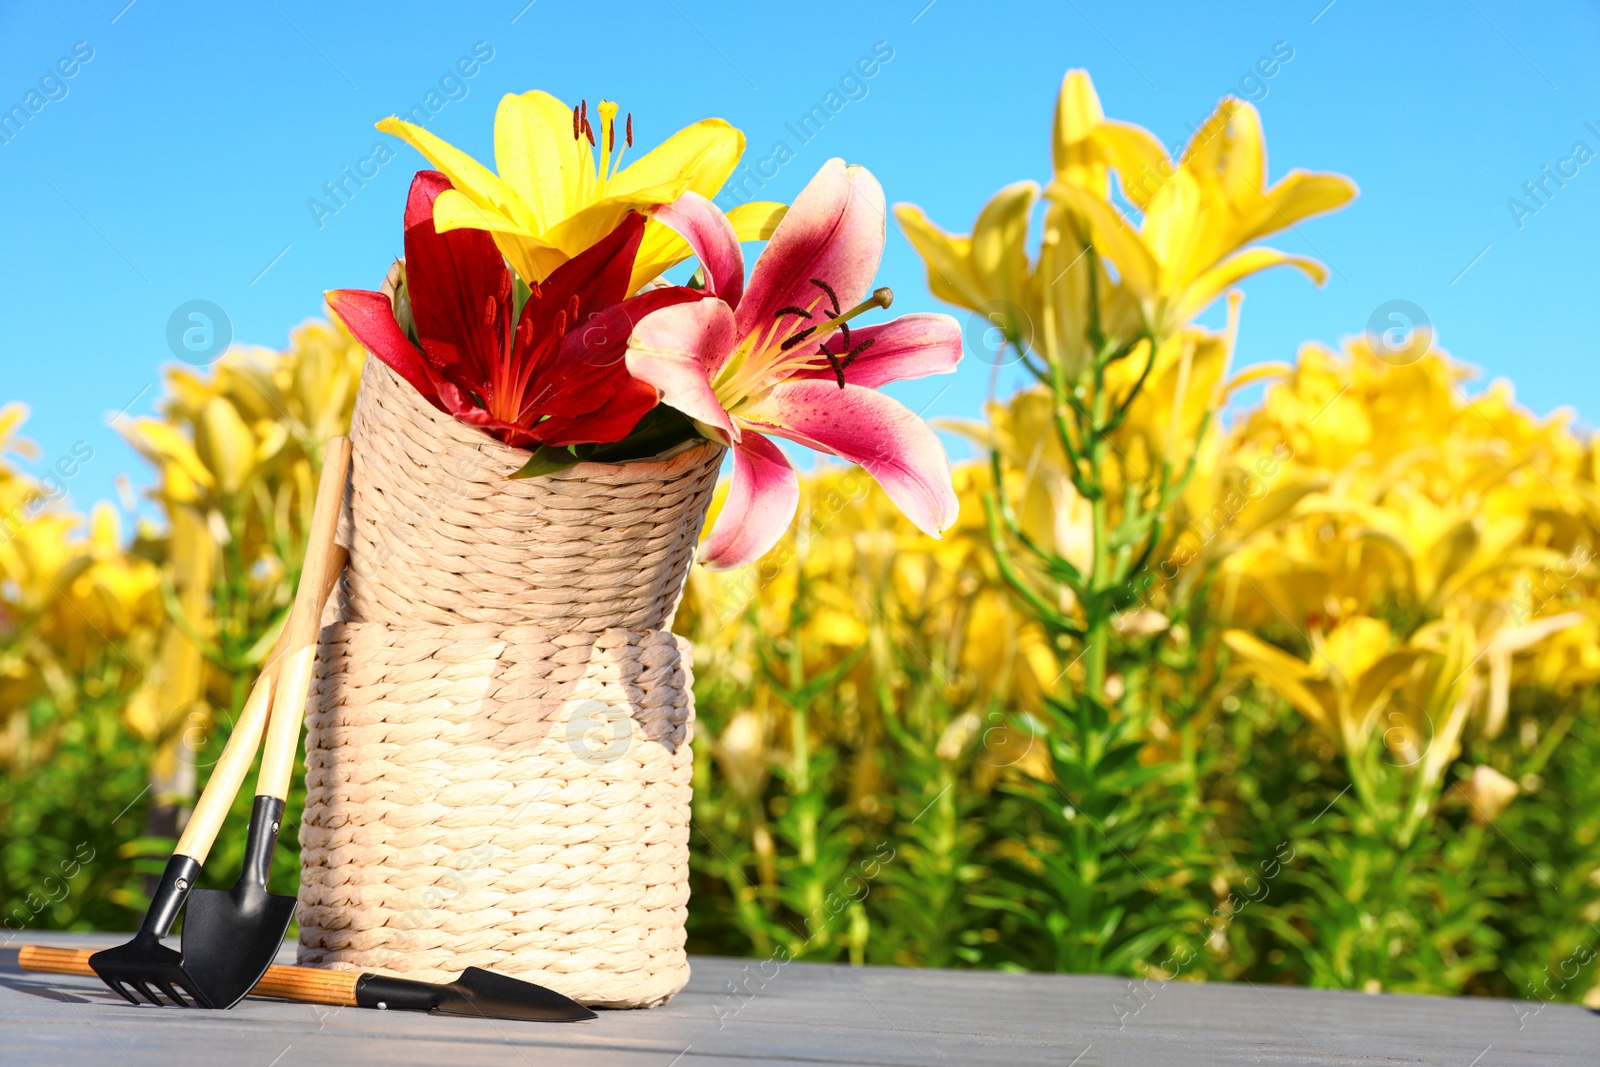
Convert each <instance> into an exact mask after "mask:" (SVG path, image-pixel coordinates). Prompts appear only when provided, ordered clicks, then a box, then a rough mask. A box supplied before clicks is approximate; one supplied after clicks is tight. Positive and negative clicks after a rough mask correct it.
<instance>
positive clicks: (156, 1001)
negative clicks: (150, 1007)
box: [128, 979, 162, 1008]
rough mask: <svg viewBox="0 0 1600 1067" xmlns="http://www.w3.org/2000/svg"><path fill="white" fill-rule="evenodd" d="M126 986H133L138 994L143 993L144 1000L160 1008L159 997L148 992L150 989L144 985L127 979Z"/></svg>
mask: <svg viewBox="0 0 1600 1067" xmlns="http://www.w3.org/2000/svg"><path fill="white" fill-rule="evenodd" d="M128 984H129V985H131V986H133V988H135V989H137V990H138V991H139V992H141V993H143V994H144V999H146V1000H148V1001H149V1002H150V1003H152V1004H154V1005H155V1006H156V1007H158V1008H159V1007H161V1006H162V1005H161V998H160V997H159V996H157V995H156V994H155V993H152V992H151V991H150V987H149V986H147V985H145V984H144V983H143V982H139V981H135V980H133V979H129V980H128Z"/></svg>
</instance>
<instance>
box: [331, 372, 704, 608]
mask: <svg viewBox="0 0 1600 1067" xmlns="http://www.w3.org/2000/svg"><path fill="white" fill-rule="evenodd" d="M351 443H352V446H353V449H354V459H353V461H352V468H351V475H350V501H351V507H350V511H349V514H350V517H351V520H352V522H351V524H350V526H349V527H348V528H347V537H348V540H345V541H344V543H345V544H346V545H348V546H349V548H350V567H349V570H348V571H347V578H346V585H347V588H346V595H347V596H348V602H349V606H350V610H351V612H352V614H351V615H350V616H349V617H351V618H357V619H361V620H362V621H364V622H377V621H380V620H381V621H384V622H393V623H399V624H402V625H411V624H414V623H419V622H430V623H455V622H461V621H463V620H465V621H467V622H498V623H501V624H503V625H507V626H510V625H515V624H518V623H531V624H533V625H535V626H542V627H545V628H546V629H550V630H555V631H558V632H561V633H567V632H573V633H599V632H601V631H602V630H610V629H628V630H661V629H665V628H666V627H668V626H670V625H671V623H672V613H673V612H674V611H675V610H676V609H677V606H678V598H679V596H680V595H681V594H682V592H683V582H684V579H685V578H686V577H687V575H688V573H689V564H690V563H691V562H692V561H693V559H694V551H695V544H696V542H697V541H698V540H699V536H700V525H701V522H702V521H703V519H704V518H705V513H706V508H707V506H708V505H709V504H710V502H711V491H712V489H713V488H714V487H715V486H716V481H717V467H718V466H719V464H720V463H721V460H722V449H721V447H720V446H718V445H715V444H713V443H711V442H709V441H704V442H701V443H700V444H698V445H696V446H695V447H692V448H687V449H684V450H682V451H680V452H678V453H677V454H675V455H669V456H668V457H667V458H665V459H662V460H658V461H650V462H641V463H619V464H601V463H579V464H577V465H575V466H573V467H569V468H567V469H566V470H564V471H558V472H556V473H554V474H548V475H544V476H542V477H539V478H527V479H520V480H509V479H507V478H506V475H507V474H508V473H510V472H511V471H514V470H516V469H517V468H519V467H521V466H522V464H523V463H524V462H526V460H527V458H528V453H527V452H525V451H523V450H521V449H516V448H510V447H507V446H506V445H502V444H500V443H499V442H498V441H495V440H493V439H491V438H489V437H487V436H486V435H484V434H483V433H482V431H480V430H477V429H474V428H473V427H471V426H465V425H463V424H462V423H460V422H457V421H456V420H455V419H454V418H452V417H450V416H449V415H446V414H445V413H444V412H442V411H439V410H438V409H437V408H435V407H433V406H432V405H431V404H429V403H428V402H427V401H425V400H423V399H422V398H421V397H419V396H418V395H417V393H416V390H414V389H412V388H411V386H410V385H408V384H406V382H404V381H402V380H401V379H400V377H399V376H398V375H396V374H395V373H394V372H393V371H391V370H390V369H389V368H388V367H386V366H384V364H383V363H382V362H381V361H379V360H376V359H369V360H367V364H366V368H365V369H364V370H363V371H362V373H361V391H360V393H359V394H358V396H357V399H356V410H355V422H354V426H353V428H352V430H351Z"/></svg>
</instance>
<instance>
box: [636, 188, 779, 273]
mask: <svg viewBox="0 0 1600 1067" xmlns="http://www.w3.org/2000/svg"><path fill="white" fill-rule="evenodd" d="M788 210H789V208H788V206H787V205H784V204H774V203H770V202H767V201H752V202H750V203H748V204H740V205H739V206H738V207H735V208H732V209H731V210H729V211H728V221H729V222H730V223H732V224H733V232H734V234H735V235H736V236H737V237H738V239H739V241H740V242H741V243H742V242H744V241H765V240H767V239H768V238H769V237H771V236H772V232H773V230H775V229H777V226H778V223H780V222H782V221H783V216H784V213H785V212H787V211H788ZM693 254H694V253H693V250H692V249H690V247H689V243H688V242H687V241H685V240H684V239H683V238H682V237H679V236H678V235H677V234H676V233H674V232H673V231H672V230H669V229H667V227H665V226H661V225H656V226H650V227H648V228H646V230H645V231H644V244H642V245H640V246H639V258H638V259H637V260H635V261H634V266H633V291H634V292H637V291H638V290H639V289H640V287H642V286H644V285H646V284H647V283H649V282H651V281H654V280H655V279H656V278H659V277H661V275H663V274H665V273H666V272H667V271H669V270H671V269H672V268H673V267H676V266H677V265H678V264H679V263H682V262H683V261H684V260H686V259H688V258H689V257H690V256H691V255H693ZM742 283H743V279H741V284H742Z"/></svg>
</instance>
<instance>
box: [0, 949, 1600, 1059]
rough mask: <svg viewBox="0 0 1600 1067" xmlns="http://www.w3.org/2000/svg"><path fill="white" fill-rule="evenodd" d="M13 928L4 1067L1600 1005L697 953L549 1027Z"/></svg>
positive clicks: (546, 1054) (1419, 1036) (884, 1044)
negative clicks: (203, 968)
mask: <svg viewBox="0 0 1600 1067" xmlns="http://www.w3.org/2000/svg"><path fill="white" fill-rule="evenodd" d="M27 937H28V935H26V934H25V935H23V936H22V937H19V938H18V939H16V940H15V941H14V942H13V943H12V944H11V945H9V946H8V947H7V948H6V949H5V950H3V951H0V1064H5V1065H8V1067H9V1065H12V1064H16V1065H18V1067H32V1065H36V1064H37V1065H52V1067H54V1065H60V1064H79V1063H82V1064H110V1065H124V1064H125V1065H127V1067H145V1065H147V1064H149V1065H160V1067H189V1065H191V1064H226V1065H228V1067H290V1065H292V1064H315V1065H318V1067H330V1065H331V1067H358V1065H366V1064H374V1065H379V1064H381V1065H384V1067H399V1065H404V1064H429V1065H439V1064H444V1065H468V1064H471V1065H478V1064H486V1065H501V1064H504V1065H508V1067H531V1065H537V1067H557V1065H564V1064H583V1065H585V1067H612V1065H617V1067H694V1065H713V1064H714V1065H720V1067H732V1065H739V1064H791V1063H793V1064H804V1063H809V1064H871V1065H886V1064H894V1065H900V1064H905V1065H911V1067H916V1065H933V1064H987V1063H994V1064H1053V1065H1056V1067H1094V1065H1109V1064H1127V1065H1136V1067H1150V1065H1165V1064H1183V1065H1207V1064H1230V1065H1231V1064H1317V1065H1328V1064H1366V1065H1371V1064H1412V1063H1415V1064H1438V1065H1442V1067H1507V1065H1512V1064H1518V1065H1521V1064H1526V1065H1530V1067H1533V1065H1538V1067H1563V1065H1568V1064H1572V1065H1577V1064H1583V1065H1593V1064H1597V1063H1600V1017H1597V1016H1596V1015H1594V1014H1592V1013H1590V1012H1588V1011H1585V1010H1584V1009H1582V1008H1576V1007H1571V1006H1566V1005H1547V1006H1544V1007H1543V1008H1540V1006H1539V1005H1538V1004H1537V1002H1513V1001H1503V1000H1469V999H1447V998H1441V997H1407V996H1366V995H1363V994H1359V993H1338V992H1328V991H1322V990H1307V989H1290V988H1285V987H1282V986H1251V985H1248V984H1246V985H1223V984H1211V985H1199V984H1193V983H1187V982H1176V983H1169V984H1166V985H1157V984H1153V983H1152V984H1151V985H1149V986H1148V987H1146V986H1145V985H1144V984H1142V983H1141V984H1139V985H1138V986H1137V987H1136V988H1135V989H1130V986H1129V983H1127V982H1125V981H1122V980H1118V979H1112V978H1092V977H1078V976H1063V975H1009V974H993V973H972V972H957V971H916V970H895V969H889V968H881V967H868V968H854V969H852V968H849V967H842V966H841V967H835V966H824V965H820V964H805V963H790V964H787V965H784V966H781V967H779V966H777V965H776V964H775V963H768V964H767V965H766V966H765V967H764V968H763V967H762V965H761V964H760V963H759V962H758V961H747V960H726V959H709V958H698V959H696V960H694V977H693V979H692V980H691V981H690V983H689V987H688V989H686V990H685V991H684V992H683V993H681V994H679V996H678V997H677V998H676V999H674V1000H673V1001H672V1003H671V1004H669V1005H667V1006H666V1007H664V1008H657V1009H654V1010H651V1011H634V1012H603V1013H601V1016H600V1018H599V1019H597V1020H595V1021H593V1022H587V1023H572V1024H565V1025H548V1024H545V1025H541V1024H533V1023H514V1022H506V1021H494V1022H485V1021H483V1020H475V1019H462V1018H453V1017H449V1016H433V1015H419V1014H411V1013H406V1012H377V1011H366V1010H362V1009H358V1008H323V1007H317V1006H312V1005H303V1004H287V1003H282V1002H276V1001H267V1000H255V999H250V1000H246V1001H245V1002H244V1003H243V1004H241V1005H240V1006H239V1007H237V1008H235V1009H233V1010H232V1011H227V1012H207V1011H198V1010H188V1011H185V1010H181V1009H178V1008H172V1007H168V1008H155V1007H151V1006H142V1007H137V1008H136V1007H132V1006H130V1005H128V1004H126V1003H125V1002H123V1001H122V1000H120V999H119V998H118V997H116V995H115V994H113V993H111V992H110V991H109V990H107V989H106V988H105V987H104V986H102V985H100V983H99V982H97V981H95V980H93V979H87V978H58V977H56V976H53V975H41V974H33V973H30V972H26V971H22V970H19V969H18V968H17V966H16V946H17V945H19V944H21V943H22V942H23V940H24V939H25V938H27ZM32 939H34V940H37V941H39V942H41V943H45V944H55V945H63V946H66V947H102V946H104V945H107V944H113V943H116V941H118V940H120V939H118V938H112V937H105V936H84V935H71V934H54V935H49V934H39V935H35V936H34V937H33V938H32ZM292 955H293V954H292V950H290V951H288V952H287V954H286V955H285V956H284V957H282V958H281V962H293V959H292ZM730 986H732V987H736V988H740V989H742V990H743V991H744V992H743V993H742V994H735V993H733V992H730V991H729V990H730Z"/></svg>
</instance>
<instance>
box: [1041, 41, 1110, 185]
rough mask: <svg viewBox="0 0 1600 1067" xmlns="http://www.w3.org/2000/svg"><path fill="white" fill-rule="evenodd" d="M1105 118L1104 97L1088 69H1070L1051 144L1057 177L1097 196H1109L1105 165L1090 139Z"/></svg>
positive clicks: (1062, 82) (1063, 84)
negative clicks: (1091, 78)
mask: <svg viewBox="0 0 1600 1067" xmlns="http://www.w3.org/2000/svg"><path fill="white" fill-rule="evenodd" d="M1104 118H1105V112H1104V111H1102V110H1101V108H1100V96H1099V94H1098V93H1096V92H1095V91H1094V82H1092V81H1090V80H1089V72H1088V71H1086V70H1069V71H1067V73H1066V76H1065V77H1063V78H1062V79H1061V95H1060V96H1058V97H1057V98H1056V118H1055V137H1054V139H1053V144H1052V145H1051V150H1052V151H1051V155H1052V156H1053V157H1054V162H1055V171H1056V174H1057V175H1058V176H1059V177H1061V178H1062V179H1063V180H1065V181H1069V182H1071V183H1072V184H1074V185H1080V186H1083V187H1084V188H1085V189H1088V190H1089V191H1090V192H1091V193H1093V194H1094V195H1096V196H1102V197H1103V196H1105V195H1106V190H1107V189H1108V187H1109V183H1108V182H1107V180H1106V167H1105V162H1104V160H1103V159H1102V158H1101V156H1100V153H1099V151H1098V150H1097V147H1096V146H1095V145H1094V143H1093V142H1092V141H1091V140H1090V138H1091V137H1092V136H1093V134H1094V132H1095V130H1096V128H1097V127H1098V126H1099V125H1100V123H1101V122H1102V121H1103V120H1104Z"/></svg>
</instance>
